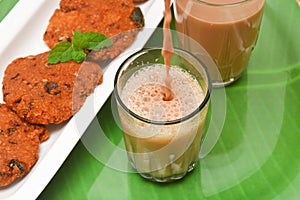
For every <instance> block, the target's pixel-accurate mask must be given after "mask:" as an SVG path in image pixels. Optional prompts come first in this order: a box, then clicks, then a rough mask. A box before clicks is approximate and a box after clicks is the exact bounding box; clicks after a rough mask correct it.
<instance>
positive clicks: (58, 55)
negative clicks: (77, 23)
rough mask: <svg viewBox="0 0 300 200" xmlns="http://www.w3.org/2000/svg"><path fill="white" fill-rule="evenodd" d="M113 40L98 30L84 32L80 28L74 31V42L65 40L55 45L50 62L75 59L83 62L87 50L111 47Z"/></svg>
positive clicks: (49, 58)
mask: <svg viewBox="0 0 300 200" xmlns="http://www.w3.org/2000/svg"><path fill="white" fill-rule="evenodd" d="M111 45H113V41H112V40H111V39H109V38H107V37H106V36H105V35H103V34H100V33H97V32H86V33H84V34H83V33H82V32H81V31H80V30H79V31H75V32H74V33H73V37H72V42H68V41H64V42H61V43H58V44H57V45H55V47H54V48H53V49H52V50H51V51H50V54H49V56H48V63H49V64H56V63H59V62H68V61H70V60H74V61H75V62H77V63H81V62H83V61H84V59H85V58H86V56H87V55H86V53H85V50H90V51H92V50H94V51H98V50H100V49H101V48H105V47H110V46H111Z"/></svg>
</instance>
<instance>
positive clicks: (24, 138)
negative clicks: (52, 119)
mask: <svg viewBox="0 0 300 200" xmlns="http://www.w3.org/2000/svg"><path fill="white" fill-rule="evenodd" d="M48 136H49V132H48V130H47V129H46V128H45V127H44V126H40V125H32V124H29V123H28V122H25V121H24V120H22V119H21V118H19V117H18V115H17V114H15V113H14V112H13V111H12V110H11V109H9V108H8V106H6V105H5V104H0V187H3V186H7V185H9V184H11V183H12V182H14V181H15V180H16V179H18V178H21V177H23V176H25V175H26V174H28V172H29V171H30V170H31V168H32V166H34V164H35V163H36V161H37V159H38V153H39V145H40V143H41V142H42V141H45V140H46V139H48Z"/></svg>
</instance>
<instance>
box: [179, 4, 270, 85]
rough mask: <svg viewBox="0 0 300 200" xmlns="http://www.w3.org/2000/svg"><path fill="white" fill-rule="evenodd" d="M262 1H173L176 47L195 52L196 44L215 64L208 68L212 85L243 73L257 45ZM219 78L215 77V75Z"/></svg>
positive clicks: (231, 80) (222, 83)
mask: <svg viewBox="0 0 300 200" xmlns="http://www.w3.org/2000/svg"><path fill="white" fill-rule="evenodd" d="M264 4H265V0H175V5H174V13H175V25H176V31H178V32H179V33H183V34H184V35H185V36H188V37H184V36H183V35H182V34H181V35H179V36H178V37H179V38H178V39H179V45H180V47H181V48H183V49H187V50H189V51H191V52H193V53H194V52H196V51H197V47H195V46H194V45H193V44H192V43H191V41H192V40H191V39H193V40H195V41H197V42H198V43H199V44H200V45H201V46H203V48H204V49H205V50H206V51H207V52H208V53H209V54H210V56H211V57H212V59H213V60H214V62H215V63H216V65H217V70H218V71H219V73H218V72H216V71H215V70H216V68H210V69H209V72H210V76H211V78H212V82H213V86H216V87H218V86H226V85H229V84H231V83H233V82H234V81H236V80H237V79H238V78H239V77H241V76H242V74H243V72H244V71H245V69H246V67H247V65H248V61H249V59H250V56H251V53H252V50H253V49H254V47H255V45H256V41H257V38H258V34H259V30H260V24H261V20H262V16H263V8H264ZM219 74H220V75H221V76H218V75H219Z"/></svg>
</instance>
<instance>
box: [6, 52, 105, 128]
mask: <svg viewBox="0 0 300 200" xmlns="http://www.w3.org/2000/svg"><path fill="white" fill-rule="evenodd" d="M48 54H49V52H45V53H41V54H38V55H35V56H27V57H24V58H17V59H15V60H14V61H13V62H12V63H11V64H9V65H8V67H7V68H6V71H5V75H4V79H3V89H2V91H3V99H4V101H5V102H6V103H7V105H8V106H10V107H11V108H12V109H13V110H14V111H15V112H16V113H17V114H18V115H19V116H20V117H21V118H23V119H25V120H26V121H28V122H30V123H33V124H50V123H54V124H59V123H61V122H63V121H65V120H67V119H69V118H70V117H71V116H73V115H74V113H76V112H77V111H78V110H79V109H80V108H81V106H82V105H83V103H84V102H85V99H86V97H87V96H88V95H90V94H91V93H92V92H93V91H94V88H95V87H96V86H97V85H98V84H100V83H102V70H101V68H100V66H99V65H98V64H95V63H92V62H83V63H80V64H79V63H76V62H74V61H69V62H65V63H58V64H54V65H51V64H47V59H48Z"/></svg>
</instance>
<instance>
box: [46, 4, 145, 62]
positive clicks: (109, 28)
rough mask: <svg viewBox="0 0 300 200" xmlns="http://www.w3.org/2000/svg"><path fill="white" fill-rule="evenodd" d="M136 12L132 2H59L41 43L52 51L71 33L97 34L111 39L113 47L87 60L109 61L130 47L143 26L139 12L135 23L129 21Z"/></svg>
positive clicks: (66, 39)
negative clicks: (90, 32)
mask: <svg viewBox="0 0 300 200" xmlns="http://www.w3.org/2000/svg"><path fill="white" fill-rule="evenodd" d="M137 9H139V8H137V7H135V5H134V4H133V2H132V0H98V1H95V0H62V1H61V2H60V9H56V10H55V12H54V14H53V15H52V17H51V18H50V20H49V24H48V26H47V29H46V31H45V33H44V41H45V42H46V44H47V45H48V46H49V47H50V48H53V47H54V46H55V44H57V43H59V42H62V41H70V40H72V35H73V32H75V31H78V30H80V31H81V32H83V33H84V32H88V31H94V32H98V33H101V34H104V35H105V36H107V37H109V38H111V39H112V40H113V41H114V45H113V46H112V47H109V48H105V49H101V50H100V52H99V54H98V53H97V52H93V53H92V55H91V57H92V58H93V59H95V60H100V61H103V60H106V59H113V58H115V57H116V56H117V55H119V54H120V53H121V52H122V51H124V50H125V49H126V48H127V47H128V46H130V44H131V43H132V42H133V41H134V38H135V36H136V35H137V33H138V31H139V30H140V29H141V28H142V27H143V25H144V24H143V16H142V13H141V12H138V13H139V19H138V20H137V19H136V18H133V17H132V15H135V14H136V13H137Z"/></svg>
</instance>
